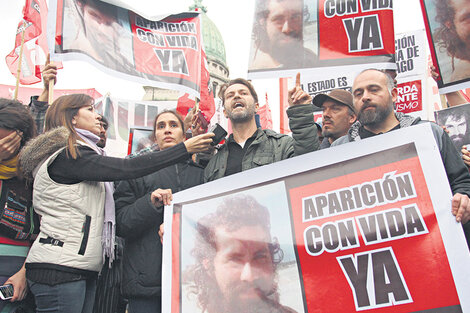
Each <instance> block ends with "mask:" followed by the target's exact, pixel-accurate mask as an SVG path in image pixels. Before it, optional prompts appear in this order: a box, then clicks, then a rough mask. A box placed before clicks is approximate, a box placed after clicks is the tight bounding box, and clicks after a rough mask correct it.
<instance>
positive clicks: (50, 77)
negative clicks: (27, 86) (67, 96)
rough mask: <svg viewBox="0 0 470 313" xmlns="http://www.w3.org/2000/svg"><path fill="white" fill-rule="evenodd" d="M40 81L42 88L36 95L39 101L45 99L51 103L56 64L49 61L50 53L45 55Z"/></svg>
mask: <svg viewBox="0 0 470 313" xmlns="http://www.w3.org/2000/svg"><path fill="white" fill-rule="evenodd" d="M42 81H43V83H44V88H43V90H42V93H41V95H40V96H39V97H38V100H39V101H44V102H45V101H47V102H48V103H49V105H50V104H52V101H53V96H54V85H55V83H56V81H57V65H56V64H54V63H53V62H51V61H50V55H49V54H48V55H47V59H46V63H45V65H44V69H43V70H42Z"/></svg>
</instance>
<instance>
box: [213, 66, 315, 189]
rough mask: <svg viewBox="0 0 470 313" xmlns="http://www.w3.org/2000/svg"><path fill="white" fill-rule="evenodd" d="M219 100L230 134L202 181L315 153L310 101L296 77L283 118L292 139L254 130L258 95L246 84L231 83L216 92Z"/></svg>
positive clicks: (245, 81)
mask: <svg viewBox="0 0 470 313" xmlns="http://www.w3.org/2000/svg"><path fill="white" fill-rule="evenodd" d="M219 97H220V98H221V99H222V105H223V107H224V115H225V117H226V118H228V119H230V122H231V123H232V131H233V133H232V134H231V135H230V136H229V138H228V139H227V140H226V142H225V144H224V145H222V146H221V147H220V148H219V150H218V152H217V154H215V155H214V156H213V157H212V158H211V160H210V161H209V163H208V164H207V166H206V169H205V171H204V181H206V182H207V181H212V180H215V179H219V178H222V177H225V176H229V175H232V174H235V173H238V172H241V171H245V170H248V169H251V168H255V167H259V166H263V165H266V164H271V163H274V162H277V161H281V160H284V159H287V158H291V157H293V156H295V155H300V154H304V153H307V152H311V151H315V150H318V147H319V142H318V135H317V131H316V127H315V125H314V121H313V118H312V114H313V107H312V105H311V101H312V97H311V96H310V95H309V94H307V93H306V92H304V91H303V90H302V89H301V87H300V74H297V77H296V84H295V87H294V88H292V89H291V90H289V93H288V100H289V105H290V107H289V108H288V109H287V115H288V117H289V127H290V129H291V130H292V137H289V136H287V135H283V134H279V133H276V132H274V131H272V130H270V129H261V128H257V126H256V121H255V113H256V111H257V110H258V95H257V94H256V91H255V89H254V88H253V86H252V85H251V83H250V82H249V81H247V80H245V79H243V78H237V79H233V80H231V81H230V82H228V83H227V84H224V85H223V86H222V87H221V88H220V92H219Z"/></svg>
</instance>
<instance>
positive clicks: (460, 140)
mask: <svg viewBox="0 0 470 313" xmlns="http://www.w3.org/2000/svg"><path fill="white" fill-rule="evenodd" d="M450 139H451V140H452V142H453V143H454V146H456V147H458V149H461V148H462V146H463V145H464V144H465V137H464V135H462V134H458V135H453V136H451V137H450Z"/></svg>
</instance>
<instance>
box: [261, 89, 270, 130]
mask: <svg viewBox="0 0 470 313" xmlns="http://www.w3.org/2000/svg"><path fill="white" fill-rule="evenodd" d="M258 115H259V120H260V122H261V128H262V129H273V118H272V116H271V108H270V107H269V104H268V94H267V93H266V104H265V105H263V106H262V107H260V108H259V109H258Z"/></svg>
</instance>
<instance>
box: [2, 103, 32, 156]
mask: <svg viewBox="0 0 470 313" xmlns="http://www.w3.org/2000/svg"><path fill="white" fill-rule="evenodd" d="M0 128H4V129H8V130H16V131H18V132H21V133H23V134H22V136H21V143H20V147H23V146H24V144H25V143H26V142H27V141H28V140H30V139H31V138H33V137H34V136H36V125H35V124H34V120H33V117H32V116H31V114H30V113H29V110H28V108H27V107H26V106H25V105H23V104H22V103H21V102H19V101H17V100H11V99H6V98H0Z"/></svg>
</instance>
